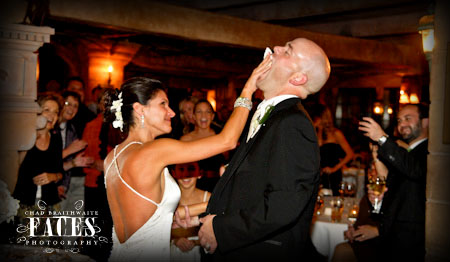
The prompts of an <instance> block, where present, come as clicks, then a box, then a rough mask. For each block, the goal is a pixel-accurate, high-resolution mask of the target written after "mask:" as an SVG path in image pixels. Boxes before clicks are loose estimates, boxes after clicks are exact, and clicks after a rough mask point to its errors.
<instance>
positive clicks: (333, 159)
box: [310, 104, 354, 196]
mask: <svg viewBox="0 0 450 262" xmlns="http://www.w3.org/2000/svg"><path fill="white" fill-rule="evenodd" d="M310 112H311V113H312V114H313V116H312V119H313V121H314V127H315V128H316V132H317V138H318V141H319V146H320V167H321V172H322V177H321V184H322V186H323V188H330V189H331V190H333V195H335V196H338V195H339V184H340V183H341V181H342V168H343V167H345V165H346V164H347V163H348V162H350V161H351V160H352V159H353V155H354V153H353V150H352V148H351V146H350V145H349V143H348V142H347V139H346V138H345V136H344V134H343V133H342V131H341V130H339V129H337V128H336V127H335V126H334V123H333V117H332V116H331V112H330V110H329V109H328V107H326V106H324V105H322V104H317V105H316V106H315V107H314V108H313V109H312V110H311V111H310Z"/></svg>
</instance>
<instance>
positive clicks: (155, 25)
mask: <svg viewBox="0 0 450 262" xmlns="http://www.w3.org/2000/svg"><path fill="white" fill-rule="evenodd" d="M50 14H51V16H55V17H60V18H67V19H74V20H79V21H83V22H87V23H93V24H97V25H105V26H109V27H115V28H121V29H126V30H132V31H141V32H145V33H151V34H163V35H169V36H175V37H182V38H187V39H192V40H195V41H207V42H215V43H219V44H225V45H235V46H244V47H252V48H261V49H263V48H264V47H266V46H274V45H280V44H284V43H285V42H287V41H289V40H292V39H294V38H297V37H305V38H308V39H311V40H313V41H315V42H316V43H317V44H319V45H320V46H321V47H323V49H324V50H325V52H326V53H327V55H328V56H329V57H330V58H331V59H342V60H348V61H357V62H363V63H375V64H388V65H402V66H406V67H407V68H408V70H410V73H421V72H422V70H423V69H422V68H421V65H422V63H420V61H421V59H422V57H421V55H422V54H418V53H417V52H416V50H415V49H414V48H412V47H410V46H408V45H398V44H393V43H386V42H379V41H374V40H363V39H357V38H351V37H343V36H336V35H329V34H322V33H313V32H309V31H305V30H301V29H296V28H289V27H283V26H278V25H271V24H267V23H263V22H256V21H250V20H245V19H241V18H235V17H230V16H224V15H218V14H213V13H209V12H204V11H198V10H193V9H187V8H182V7H176V6H171V5H166V4H162V3H156V2H149V1H144V0H128V1H120V0H109V1H91V0H78V1H67V0H52V1H50ZM422 56H423V55H422Z"/></svg>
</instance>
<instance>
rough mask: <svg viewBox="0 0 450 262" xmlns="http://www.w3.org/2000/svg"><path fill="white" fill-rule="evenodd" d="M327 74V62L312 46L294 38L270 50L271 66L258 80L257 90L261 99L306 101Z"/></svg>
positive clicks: (321, 51)
mask: <svg viewBox="0 0 450 262" xmlns="http://www.w3.org/2000/svg"><path fill="white" fill-rule="evenodd" d="M329 75H330V62H329V61H328V57H327V56H326V54H325V52H324V51H323V50H322V48H320V47H319V46H318V45H317V44H316V43H314V42H313V41H311V40H308V39H306V38H297V39H294V40H292V41H289V42H287V43H286V45H284V46H276V47H274V54H273V55H272V67H271V69H270V70H269V71H268V73H267V75H265V76H263V77H261V80H260V81H259V82H258V83H257V85H258V88H259V89H261V90H262V91H263V92H264V97H265V98H266V99H267V98H270V97H273V96H277V95H281V94H294V95H297V96H299V97H301V98H306V97H307V96H308V95H310V94H314V93H316V92H318V91H319V90H320V89H321V88H322V86H323V85H324V84H325V82H326V81H327V80H328V77H329Z"/></svg>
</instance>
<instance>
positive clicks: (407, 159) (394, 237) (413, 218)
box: [378, 139, 428, 261]
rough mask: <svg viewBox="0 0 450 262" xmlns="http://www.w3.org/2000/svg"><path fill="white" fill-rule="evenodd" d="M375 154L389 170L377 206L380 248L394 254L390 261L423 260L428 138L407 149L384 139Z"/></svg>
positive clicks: (391, 140)
mask: <svg viewBox="0 0 450 262" xmlns="http://www.w3.org/2000/svg"><path fill="white" fill-rule="evenodd" d="M378 155H379V156H378V157H379V159H380V160H381V161H383V163H385V164H386V166H387V167H388V169H389V174H388V179H387V183H386V185H387V187H388V191H387V192H386V194H385V197H384V199H383V204H382V208H381V212H382V216H381V221H382V223H381V225H380V235H381V236H382V237H383V243H384V244H385V245H386V246H385V247H384V248H383V250H386V253H390V252H393V253H391V254H397V255H398V257H396V258H394V259H393V260H395V259H397V258H398V259H400V258H401V259H402V260H404V259H406V260H412V261H423V260H424V254H425V201H426V196H425V193H426V175H427V155H428V140H425V141H424V142H422V143H420V144H419V145H418V146H416V147H415V148H414V149H413V150H411V151H410V152H408V151H407V150H405V149H403V148H401V147H399V146H398V145H397V144H396V143H395V141H394V140H393V139H388V140H387V141H386V143H384V144H383V145H382V146H381V147H380V149H379V150H378ZM390 257H391V256H390Z"/></svg>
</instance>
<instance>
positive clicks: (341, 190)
mask: <svg viewBox="0 0 450 262" xmlns="http://www.w3.org/2000/svg"><path fill="white" fill-rule="evenodd" d="M346 187H347V183H346V182H345V181H341V183H339V195H341V197H344V195H345V188H346Z"/></svg>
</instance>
